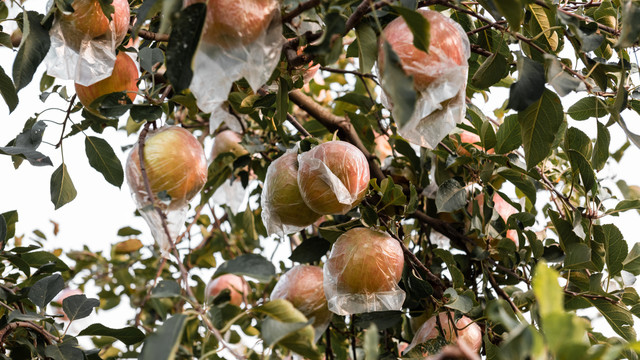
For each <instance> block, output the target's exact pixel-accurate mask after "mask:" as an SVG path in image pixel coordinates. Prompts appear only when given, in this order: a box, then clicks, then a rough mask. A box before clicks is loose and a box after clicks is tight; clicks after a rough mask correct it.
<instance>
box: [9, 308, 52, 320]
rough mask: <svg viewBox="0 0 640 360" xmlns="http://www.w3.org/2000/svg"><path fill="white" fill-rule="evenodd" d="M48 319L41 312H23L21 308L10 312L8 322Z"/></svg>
mask: <svg viewBox="0 0 640 360" xmlns="http://www.w3.org/2000/svg"><path fill="white" fill-rule="evenodd" d="M44 319H46V318H45V317H44V316H42V315H40V314H36V313H33V312H27V313H24V314H23V313H22V312H21V311H20V310H13V311H11V312H10V313H9V318H8V319H7V321H8V322H13V321H41V320H44Z"/></svg>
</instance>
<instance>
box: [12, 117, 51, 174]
mask: <svg viewBox="0 0 640 360" xmlns="http://www.w3.org/2000/svg"><path fill="white" fill-rule="evenodd" d="M46 127H47V124H46V123H45V122H44V121H38V122H36V123H35V124H33V126H31V127H30V128H28V129H25V130H24V131H23V132H22V133H20V135H18V136H16V138H15V140H14V141H12V142H11V143H10V144H11V145H9V146H4V147H2V146H0V154H6V155H11V156H14V155H19V156H21V157H24V158H25V159H27V160H28V161H29V163H30V164H31V165H33V166H47V165H53V163H52V162H51V159H49V157H48V156H44V155H43V154H42V153H40V152H38V151H36V149H37V148H38V146H40V144H41V143H42V136H43V135H44V130H45V129H46Z"/></svg>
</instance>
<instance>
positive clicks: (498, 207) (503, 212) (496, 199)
mask: <svg viewBox="0 0 640 360" xmlns="http://www.w3.org/2000/svg"><path fill="white" fill-rule="evenodd" d="M492 199H493V210H495V211H496V212H497V213H498V215H500V217H501V218H502V220H504V222H505V223H506V222H507V220H508V219H509V216H511V215H513V214H517V213H518V210H517V209H516V208H514V207H513V206H511V204H509V203H508V202H507V201H506V200H505V199H503V198H502V196H500V195H499V194H498V193H497V192H494V193H493V198H492ZM476 201H477V202H478V206H479V207H480V209H482V206H483V204H484V193H480V194H479V195H478V196H476ZM468 210H469V212H471V211H472V210H473V203H470V204H469V208H468ZM507 238H509V239H511V240H513V242H515V243H516V244H518V231H517V230H513V229H511V230H507Z"/></svg>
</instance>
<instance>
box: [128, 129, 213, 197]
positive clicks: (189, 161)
mask: <svg viewBox="0 0 640 360" xmlns="http://www.w3.org/2000/svg"><path fill="white" fill-rule="evenodd" d="M144 165H145V170H146V172H147V177H148V178H149V184H150V186H151V191H152V192H153V193H154V194H157V193H159V192H161V191H166V192H167V194H168V195H169V196H170V197H171V200H172V202H171V203H172V204H176V205H177V206H179V207H182V206H184V204H185V202H188V201H189V200H191V199H192V198H193V197H194V196H195V195H196V194H197V193H198V192H200V190H201V189H202V187H203V186H204V184H205V182H206V181H207V160H206V159H205V156H204V150H203V149H202V145H200V143H199V142H198V140H197V139H196V138H195V136H193V134H191V133H190V132H189V131H187V130H185V129H183V128H181V127H178V126H165V127H162V128H160V129H158V130H156V131H150V132H149V135H148V136H147V138H146V140H145V143H144ZM126 173H127V183H128V184H129V187H131V189H132V191H133V192H134V194H136V197H137V200H138V201H137V202H138V203H139V204H145V203H147V202H148V200H147V191H146V189H145V184H144V180H143V178H142V174H141V170H140V160H139V157H138V145H137V144H136V146H134V147H133V149H132V150H131V152H130V153H129V157H128V159H127V165H126ZM155 203H156V205H160V204H159V203H158V202H155Z"/></svg>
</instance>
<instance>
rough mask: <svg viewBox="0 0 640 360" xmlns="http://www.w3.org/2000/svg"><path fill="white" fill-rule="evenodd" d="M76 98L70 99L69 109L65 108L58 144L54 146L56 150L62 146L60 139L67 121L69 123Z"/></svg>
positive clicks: (75, 95) (74, 96)
mask: <svg viewBox="0 0 640 360" xmlns="http://www.w3.org/2000/svg"><path fill="white" fill-rule="evenodd" d="M76 97H77V94H74V95H73V96H72V97H71V101H69V107H68V108H67V115H66V116H65V117H64V122H62V132H61V133H60V141H58V143H57V144H56V149H57V148H59V147H60V146H61V145H62V139H64V130H65V129H66V127H67V121H69V118H70V117H71V109H73V103H75V102H76Z"/></svg>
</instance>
